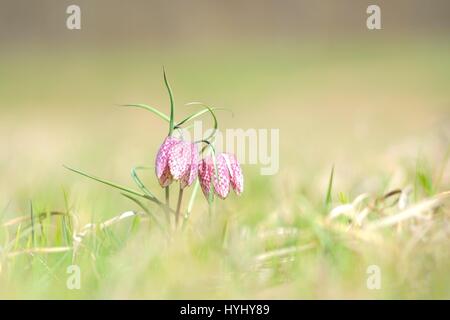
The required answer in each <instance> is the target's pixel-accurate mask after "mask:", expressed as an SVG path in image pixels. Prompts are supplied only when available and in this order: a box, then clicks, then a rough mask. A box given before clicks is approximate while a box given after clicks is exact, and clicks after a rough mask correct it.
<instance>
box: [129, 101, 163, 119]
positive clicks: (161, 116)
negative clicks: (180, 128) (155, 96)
mask: <svg viewBox="0 0 450 320" xmlns="http://www.w3.org/2000/svg"><path fill="white" fill-rule="evenodd" d="M121 107H135V108H141V109H145V110H148V111H150V112H152V113H154V114H156V115H157V116H158V117H160V118H161V119H163V120H164V121H167V122H169V121H170V118H169V117H168V116H167V115H166V114H165V113H163V112H161V111H159V110H158V109H156V108H153V107H151V106H149V105H146V104H140V103H139V104H123V105H121Z"/></svg>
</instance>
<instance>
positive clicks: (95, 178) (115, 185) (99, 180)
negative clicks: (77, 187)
mask: <svg viewBox="0 0 450 320" xmlns="http://www.w3.org/2000/svg"><path fill="white" fill-rule="evenodd" d="M63 167H64V168H66V169H68V170H70V171H73V172H75V173H78V174H80V175H82V176H85V177H86V178H89V179H92V180H95V181H98V182H100V183H103V184H106V185H108V186H111V187H113V188H116V189H119V190H122V191H125V192H128V193H131V194H134V195H136V196H139V197H142V198H146V199H148V196H146V195H145V194H142V193H139V192H137V191H134V190H132V189H129V188H127V187H124V186H121V185H118V184H115V183H113V182H111V181H108V180H104V179H101V178H97V177H94V176H92V175H90V174H87V173H85V172H83V171H80V170H77V169H73V168H70V167H68V166H66V165H63Z"/></svg>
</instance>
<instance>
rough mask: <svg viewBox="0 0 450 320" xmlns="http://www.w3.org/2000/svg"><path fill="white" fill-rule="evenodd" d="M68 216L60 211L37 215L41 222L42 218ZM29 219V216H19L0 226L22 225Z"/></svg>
mask: <svg viewBox="0 0 450 320" xmlns="http://www.w3.org/2000/svg"><path fill="white" fill-rule="evenodd" d="M66 215H68V214H66V213H65V212H60V211H51V212H42V213H40V214H39V215H38V219H39V220H42V219H44V218H46V217H47V216H66ZM30 220H31V217H30V215H26V216H20V217H17V218H13V219H11V220H8V221H6V222H4V223H3V224H2V226H3V227H10V226H13V225H16V224H19V223H23V222H26V221H30Z"/></svg>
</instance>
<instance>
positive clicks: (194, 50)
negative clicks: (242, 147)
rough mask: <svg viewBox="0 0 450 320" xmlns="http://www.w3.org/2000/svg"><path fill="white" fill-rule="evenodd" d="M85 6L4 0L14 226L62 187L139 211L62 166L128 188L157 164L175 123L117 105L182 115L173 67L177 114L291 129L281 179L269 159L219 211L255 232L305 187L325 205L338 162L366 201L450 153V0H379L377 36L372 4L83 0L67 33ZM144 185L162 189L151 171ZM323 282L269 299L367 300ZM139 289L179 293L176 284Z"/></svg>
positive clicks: (352, 192) (225, 124)
mask: <svg viewBox="0 0 450 320" xmlns="http://www.w3.org/2000/svg"><path fill="white" fill-rule="evenodd" d="M73 3H74V2H73V1H56V0H41V1H33V2H31V1H24V0H19V1H5V0H0V97H1V100H0V177H1V178H0V210H3V208H5V210H3V211H2V212H3V214H2V215H3V219H4V220H6V219H7V218H12V217H15V216H19V215H23V214H27V212H28V210H29V201H30V200H33V202H34V203H35V206H37V207H38V208H40V209H42V210H50V209H55V208H56V209H57V208H61V207H63V206H64V196H63V190H65V191H66V192H68V194H69V195H70V201H71V203H72V206H73V207H74V210H76V211H77V214H78V215H79V216H80V220H81V221H82V222H89V221H90V219H104V218H111V217H113V216H115V215H117V214H119V213H121V212H123V211H126V210H130V209H133V208H134V207H132V204H131V203H130V202H129V200H127V199H125V198H121V197H117V192H116V191H114V190H110V189H107V188H105V187H103V186H101V185H98V184H96V183H94V182H91V181H88V180H86V179H84V178H82V177H80V176H76V175H74V174H72V173H70V172H68V171H67V170H65V169H64V168H63V167H62V165H63V164H68V165H71V166H74V167H77V168H82V169H84V170H86V171H88V172H91V173H94V174H96V175H98V176H102V177H107V178H108V179H110V180H113V181H117V182H120V183H123V184H128V185H131V179H130V178H129V171H130V168H131V167H133V166H136V165H152V164H153V161H154V156H155V153H156V151H157V148H158V146H159V144H160V143H161V141H162V140H163V138H164V137H165V135H166V130H167V129H166V125H165V124H164V123H162V122H161V121H160V120H158V119H157V118H155V117H154V116H153V115H152V114H150V113H146V112H145V111H141V110H132V109H123V108H120V107H118V106H117V105H119V104H124V103H147V104H150V105H152V106H155V107H158V108H160V109H161V110H164V111H166V112H167V113H168V97H167V94H166V91H165V89H164V86H163V82H162V66H165V68H166V71H167V73H168V77H169V80H170V82H171V84H172V88H173V90H174V94H175V102H176V106H177V109H176V116H177V118H178V119H182V118H183V116H187V115H188V114H189V113H190V110H191V109H190V108H193V107H185V106H184V103H187V102H190V101H202V102H205V103H208V104H211V105H214V106H217V107H226V108H229V109H231V110H232V111H233V112H234V117H231V116H230V115H229V114H228V113H220V114H219V113H218V115H220V127H221V128H243V129H247V128H279V129H280V171H279V173H278V174H276V175H274V176H260V175H259V167H258V166H251V165H244V172H245V173H246V192H245V193H244V194H243V195H242V197H241V198H237V197H234V196H233V197H231V198H230V199H228V200H227V201H226V202H223V203H220V205H219V210H224V212H232V214H233V217H235V218H236V219H237V220H238V221H239V222H240V223H242V224H243V225H244V226H245V225H249V226H252V227H255V228H257V227H259V226H260V224H261V223H263V222H262V221H265V220H267V219H269V218H268V217H273V219H275V220H277V221H278V220H279V219H281V220H283V219H285V218H286V219H287V221H290V220H289V219H290V218H289V217H290V215H295V214H297V213H295V210H292V208H286V203H288V202H289V203H291V202H296V201H297V200H298V199H299V198H300V197H301V196H302V197H303V196H304V197H307V198H308V199H310V201H311V202H313V203H319V202H320V201H322V199H323V197H324V194H325V192H326V186H327V181H328V177H329V173H330V169H331V167H332V165H334V166H335V170H336V171H335V181H334V183H335V188H336V190H339V191H343V192H346V193H348V194H349V196H350V197H354V196H357V195H358V194H360V193H362V192H375V193H382V192H384V191H386V190H388V189H389V188H396V187H403V186H405V185H407V184H410V183H411V180H408V175H407V174H406V173H404V172H405V171H406V172H408V170H410V169H411V170H413V169H412V168H414V167H415V165H416V161H417V158H420V159H421V158H424V159H425V160H426V161H427V165H428V166H429V167H430V171H431V172H436V171H439V170H440V169H441V168H442V165H443V163H444V164H445V163H446V153H447V152H448V146H449V144H448V141H449V140H448V139H449V130H450V126H449V116H450V113H449V111H450V96H449V86H450V42H449V39H450V37H449V36H450V3H449V2H448V1H437V0H433V1H429V2H423V1H395V2H393V1H377V4H378V5H379V6H380V7H381V19H382V29H381V30H374V31H370V30H368V29H367V28H366V18H367V16H368V15H367V14H366V8H367V6H368V5H369V4H372V2H371V1H356V0H352V1H350V0H348V1H339V2H338V1H321V2H320V3H318V2H317V1H312V0H309V1H300V0H297V1H290V0H283V1H274V0H273V1H255V0H248V1H204V0H198V1H192V0H189V1H181V0H180V1H178V0H177V1H136V0H133V1H127V2H123V1H106V0H99V1H83V0H79V1H76V4H77V5H79V6H80V7H81V21H82V29H81V30H67V29H66V27H65V20H66V18H67V14H66V13H65V10H66V7H67V6H68V5H70V4H73ZM208 121H209V120H208ZM402 168H407V170H406V169H405V170H403V169H402ZM449 177H450V174H449V170H448V168H446V167H445V165H444V169H443V173H442V178H441V179H440V184H439V186H438V187H437V190H436V191H438V190H446V189H448V187H449V186H450V179H449ZM145 179H146V182H147V183H148V184H149V185H150V186H151V187H152V189H154V190H157V191H158V192H159V190H158V189H159V187H158V186H157V183H156V181H155V179H154V177H153V175H152V174H148V175H146V177H145ZM160 194H161V195H162V192H161V193H160ZM300 195H301V196H300ZM198 203H199V204H198V205H196V206H197V207H198V208H202V209H201V210H200V209H198V211H197V212H195V213H194V214H193V219H194V220H200V219H201V218H202V217H203V216H204V214H205V212H204V207H205V203H204V201H203V199H201V197H199V199H198ZM286 211H287V212H286ZM93 216H94V217H95V218H92V217H93ZM270 219H271V218H270ZM270 219H269V220H270ZM283 221H284V220H283ZM244 252H245V250H244ZM117 259H118V258H117ZM125 259H126V258H125ZM173 259H175V258H173ZM447 262H448V261H447ZM204 267H205V269H207V268H208V267H209V266H208V265H205V266H204ZM174 272H175V271H174ZM169 273H170V272H169ZM305 277H308V275H307V274H306V275H305ZM324 282H325V284H324V286H323V288H324V289H323V291H320V292H316V293H314V294H311V292H310V291H308V289H305V288H303V289H304V291H301V292H302V294H300V295H299V294H298V292H297V291H295V292H292V291H291V290H280V292H278V291H276V290H275V291H274V292H270V293H269V294H268V295H266V297H272V298H273V297H280V298H282V297H304V296H306V297H336V296H343V297H344V296H345V295H346V294H347V296H348V297H355V296H356V297H359V296H364V295H365V293H364V292H360V291H352V290H353V289H351V288H346V287H345V286H344V287H339V285H336V287H338V288H339V289H336V287H333V289H330V290H328V289H329V288H331V287H327V286H326V280H324ZM8 283H9V286H8V288H9V290H11V288H17V286H15V285H14V281H10V282H8ZM305 286H306V285H305ZM24 288H26V285H25V286H24V287H22V289H17V292H16V293H15V294H10V295H9V294H7V293H5V295H6V296H7V297H16V296H21V295H22V294H23V291H22V290H26V289H24ZM95 288H96V289H98V287H95ZM327 288H328V289H327ZM303 289H302V290H303ZM327 290H328V291H327ZM333 290H334V291H333ZM446 290H447V292H448V288H446ZM37 291H39V290H38V289H36V292H37ZM238 291H239V290H238V289H236V288H233V290H231V289H230V291H226V290H225V291H224V292H228V293H229V295H227V294H224V295H223V296H224V297H230V296H231V297H233V296H234V295H236V294H237V292H238ZM9 292H10V291H9ZM93 292H97V291H93ZM130 292H133V290H131V289H130ZM130 292H128V296H132V297H145V296H147V295H149V296H150V297H178V295H177V294H176V292H178V291H177V290H175V291H174V292H170V290H169V291H168V292H166V291H164V293H161V292H159V293H155V292H153V293H152V294H149V293H148V291H145V290H143V291H142V292H140V293H136V292H135V293H134V294H133V293H130ZM144 292H146V293H144ZM181 292H182V291H181ZM245 292H247V294H248V295H244V296H253V293H252V291H251V290H250V291H245ZM305 292H309V293H308V294H305ZM353 293H354V294H353ZM97 294H98V295H97ZM360 294H361V295H360ZM36 295H37V296H39V295H38V294H37V293H36ZM31 296H32V297H34V296H33V295H31ZM87 296H89V297H92V296H90V295H87ZM93 296H94V297H111V296H112V297H117V296H122V297H123V296H127V293H123V294H119V293H115V294H111V295H110V296H109V295H108V290H107V289H105V287H101V289H99V291H98V292H97V293H93ZM181 296H184V295H182V294H181ZM199 296H200V297H203V295H202V294H199ZM219 296H220V295H219ZM263 296H264V295H263ZM387 296H388V297H390V296H389V295H387ZM393 296H395V295H393ZM194 297H196V296H195V295H194Z"/></svg>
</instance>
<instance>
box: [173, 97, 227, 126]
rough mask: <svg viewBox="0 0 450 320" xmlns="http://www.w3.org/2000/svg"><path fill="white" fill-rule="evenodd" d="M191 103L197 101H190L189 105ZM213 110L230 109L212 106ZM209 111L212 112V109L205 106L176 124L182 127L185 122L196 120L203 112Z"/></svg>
mask: <svg viewBox="0 0 450 320" xmlns="http://www.w3.org/2000/svg"><path fill="white" fill-rule="evenodd" d="M191 104H197V103H195V102H192V103H188V104H187V105H191ZM198 104H200V102H198ZM201 105H203V104H201ZM211 110H212V111H214V110H228V109H226V108H219V107H211ZM228 111H230V110H228ZM207 112H210V111H209V110H208V109H207V108H205V109H203V110H200V111H198V112H196V113H193V114H191V115H190V116H189V117H187V118H185V119H184V120H182V121H180V122H179V123H177V124H176V125H175V128H177V127H180V126H182V125H183V124H185V123H187V122H189V121H191V120H194V119H196V118H198V117H200V116H201V115H203V114H205V113H207ZM230 112H231V111H230Z"/></svg>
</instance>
